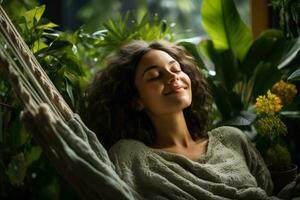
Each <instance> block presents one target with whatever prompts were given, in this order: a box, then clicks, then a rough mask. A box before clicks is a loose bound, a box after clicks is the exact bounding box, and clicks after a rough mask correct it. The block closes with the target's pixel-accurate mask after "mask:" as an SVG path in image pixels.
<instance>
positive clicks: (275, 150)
mask: <svg viewBox="0 0 300 200" xmlns="http://www.w3.org/2000/svg"><path fill="white" fill-rule="evenodd" d="M266 160H267V161H269V164H270V169H271V170H274V171H284V170H288V169H290V167H291V163H292V158H291V155H290V153H289V151H288V149H287V148H286V147H284V146H282V145H280V144H276V145H275V146H274V147H272V148H269V149H268V151H267V158H266Z"/></svg>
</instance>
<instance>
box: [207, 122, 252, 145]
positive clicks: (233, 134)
mask: <svg viewBox="0 0 300 200" xmlns="http://www.w3.org/2000/svg"><path fill="white" fill-rule="evenodd" d="M209 136H210V137H213V138H215V139H217V140H218V141H220V142H221V143H223V144H225V145H226V144H230V145H241V144H245V143H248V142H249V139H248V136H246V134H245V133H244V132H243V131H242V130H240V129H238V128H235V127H232V126H221V127H218V128H215V129H212V130H211V131H209Z"/></svg>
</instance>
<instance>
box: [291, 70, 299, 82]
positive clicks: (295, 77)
mask: <svg viewBox="0 0 300 200" xmlns="http://www.w3.org/2000/svg"><path fill="white" fill-rule="evenodd" d="M299 80H300V69H297V70H296V71H294V72H293V73H292V74H291V75H290V76H289V77H288V81H299Z"/></svg>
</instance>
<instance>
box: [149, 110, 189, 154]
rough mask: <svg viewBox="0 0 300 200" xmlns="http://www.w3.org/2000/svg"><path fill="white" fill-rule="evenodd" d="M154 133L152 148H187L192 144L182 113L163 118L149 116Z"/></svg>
mask: <svg viewBox="0 0 300 200" xmlns="http://www.w3.org/2000/svg"><path fill="white" fill-rule="evenodd" d="M150 119H151V121H152V123H153V125H154V128H155V131H156V140H155V142H154V145H153V146H152V147H154V148H170V147H179V148H188V147H190V146H191V145H192V144H193V143H194V140H193V139H192V137H191V135H190V133H189V130H188V128H187V124H186V121H185V118H184V115H183V112H182V111H180V112H178V113H172V114H169V115H163V116H150Z"/></svg>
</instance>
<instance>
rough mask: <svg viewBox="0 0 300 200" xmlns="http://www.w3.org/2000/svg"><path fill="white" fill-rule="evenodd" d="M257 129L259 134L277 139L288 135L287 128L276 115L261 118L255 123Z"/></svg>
mask: <svg viewBox="0 0 300 200" xmlns="http://www.w3.org/2000/svg"><path fill="white" fill-rule="evenodd" d="M255 128H256V131H257V133H258V134H260V135H262V136H265V137H268V138H270V139H272V140H273V139H275V138H277V137H278V136H280V135H286V134H287V127H286V126H285V124H284V123H283V122H282V121H281V119H280V118H279V117H278V116H276V115H269V116H265V117H261V118H259V119H258V120H257V121H256V122H255Z"/></svg>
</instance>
